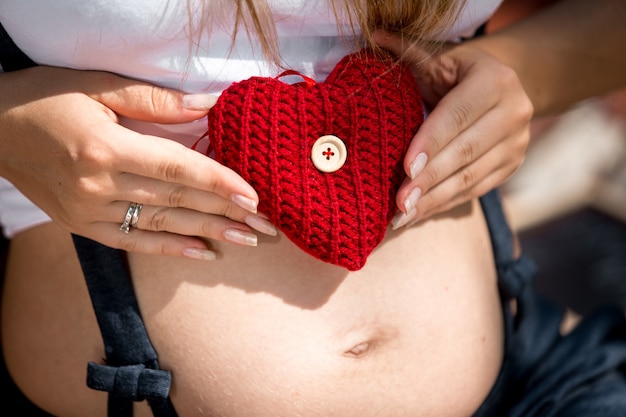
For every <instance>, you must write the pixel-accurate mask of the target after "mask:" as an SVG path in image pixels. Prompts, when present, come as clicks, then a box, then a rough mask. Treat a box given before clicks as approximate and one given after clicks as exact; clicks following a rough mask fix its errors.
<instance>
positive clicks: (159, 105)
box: [148, 85, 169, 114]
mask: <svg viewBox="0 0 626 417" xmlns="http://www.w3.org/2000/svg"><path fill="white" fill-rule="evenodd" d="M168 99H169V95H168V94H167V93H166V92H165V90H163V89H162V88H160V87H157V86H155V85H153V86H151V88H150V100H149V101H148V105H149V106H151V108H149V109H148V110H149V111H150V112H151V113H152V114H159V113H161V112H163V111H164V110H165V109H166V108H167V104H168Z"/></svg>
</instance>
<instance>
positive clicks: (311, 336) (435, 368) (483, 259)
mask: <svg viewBox="0 0 626 417" xmlns="http://www.w3.org/2000/svg"><path fill="white" fill-rule="evenodd" d="M457 214H458V215H452V216H446V217H442V218H439V219H435V220H432V221H429V222H426V223H425V224H423V225H420V226H418V227H414V228H412V229H409V230H405V231H402V232H392V231H389V233H388V235H387V237H386V239H385V241H384V243H383V244H382V245H381V246H380V247H379V248H377V250H376V251H375V252H374V253H373V254H372V255H371V256H370V258H369V260H368V263H367V265H366V266H365V268H363V269H362V270H360V271H358V272H354V273H348V272H347V271H346V270H343V269H341V268H337V267H334V266H332V265H328V264H324V263H321V262H319V261H317V260H315V259H313V258H312V257H310V256H309V255H306V254H304V253H303V252H301V251H300V250H299V249H297V248H295V247H294V245H293V244H291V243H290V242H289V241H288V240H287V239H286V238H285V237H284V236H279V237H277V238H272V239H269V238H268V239H266V240H265V241H262V242H260V245H259V247H257V248H241V247H236V246H232V245H221V246H220V245H216V247H215V249H216V250H217V251H218V252H220V253H221V254H222V255H223V257H222V259H220V260H218V261H217V262H215V263H205V262H201V261H186V260H178V259H176V260H174V259H171V258H153V257H147V256H140V255H134V256H132V257H131V259H130V260H131V267H132V270H133V275H134V278H133V279H134V282H135V286H136V289H137V293H138V297H139V301H140V306H141V309H142V314H143V316H144V320H145V321H146V324H147V327H148V331H149V333H150V337H151V339H152V341H153V343H154V345H155V347H156V349H157V352H158V353H159V357H160V360H161V365H162V366H163V368H165V369H169V370H172V373H173V381H174V382H173V383H174V386H173V392H172V396H173V401H174V404H175V406H176V408H177V410H178V411H179V413H180V415H181V416H195V415H198V416H207V415H208V416H228V417H239V416H241V417H243V416H246V417H249V416H255V417H264V416H267V417H270V416H271V417H280V416H284V417H294V416H311V417H313V416H315V417H318V416H337V417H351V416H355V417H356V416H359V417H363V416H366V417H367V416H372V417H384V416H393V417H403V416H406V417H416V416H469V415H471V414H472V412H473V411H474V410H475V409H476V408H478V406H479V405H480V404H481V402H482V401H483V400H484V398H485V397H486V395H487V394H488V392H489V390H490V388H491V386H492V385H493V383H494V381H495V378H496V376H497V373H498V371H499V368H500V365H501V361H502V354H503V353H502V351H503V329H502V317H501V309H500V299H499V296H498V293H497V283H496V275H495V271H494V267H493V260H492V258H491V251H490V242H489V239H488V235H487V232H486V229H485V225H484V221H483V219H482V215H481V214H480V212H479V210H477V207H476V206H474V207H473V210H467V207H466V208H464V209H462V210H460V211H459V212H458V213H457Z"/></svg>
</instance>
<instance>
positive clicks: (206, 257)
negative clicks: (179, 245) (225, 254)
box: [183, 248, 217, 261]
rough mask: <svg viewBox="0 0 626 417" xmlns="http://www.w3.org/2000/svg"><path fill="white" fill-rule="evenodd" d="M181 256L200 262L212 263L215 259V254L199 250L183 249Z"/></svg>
mask: <svg viewBox="0 0 626 417" xmlns="http://www.w3.org/2000/svg"><path fill="white" fill-rule="evenodd" d="M183 255H184V256H186V257H187V258H191V259H200V260H202V261H214V260H215V259H217V256H216V255H215V252H213V251H210V250H207V249H199V248H185V249H183Z"/></svg>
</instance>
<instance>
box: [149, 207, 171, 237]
mask: <svg viewBox="0 0 626 417" xmlns="http://www.w3.org/2000/svg"><path fill="white" fill-rule="evenodd" d="M166 213H167V210H165V209H157V210H155V211H154V212H153V213H152V214H151V215H150V216H148V218H147V221H146V226H145V228H146V229H147V230H153V231H156V232H160V231H163V230H166V226H167V216H166Z"/></svg>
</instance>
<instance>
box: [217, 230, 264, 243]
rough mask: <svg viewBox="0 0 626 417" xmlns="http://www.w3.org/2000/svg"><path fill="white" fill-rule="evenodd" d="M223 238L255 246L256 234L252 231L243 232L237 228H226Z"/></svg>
mask: <svg viewBox="0 0 626 417" xmlns="http://www.w3.org/2000/svg"><path fill="white" fill-rule="evenodd" d="M224 238H225V239H226V240H228V241H229V242H233V243H237V244H239V245H244V246H256V245H257V236H256V235H255V234H254V233H250V232H244V231H243V230H239V229H226V230H225V231H224Z"/></svg>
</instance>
